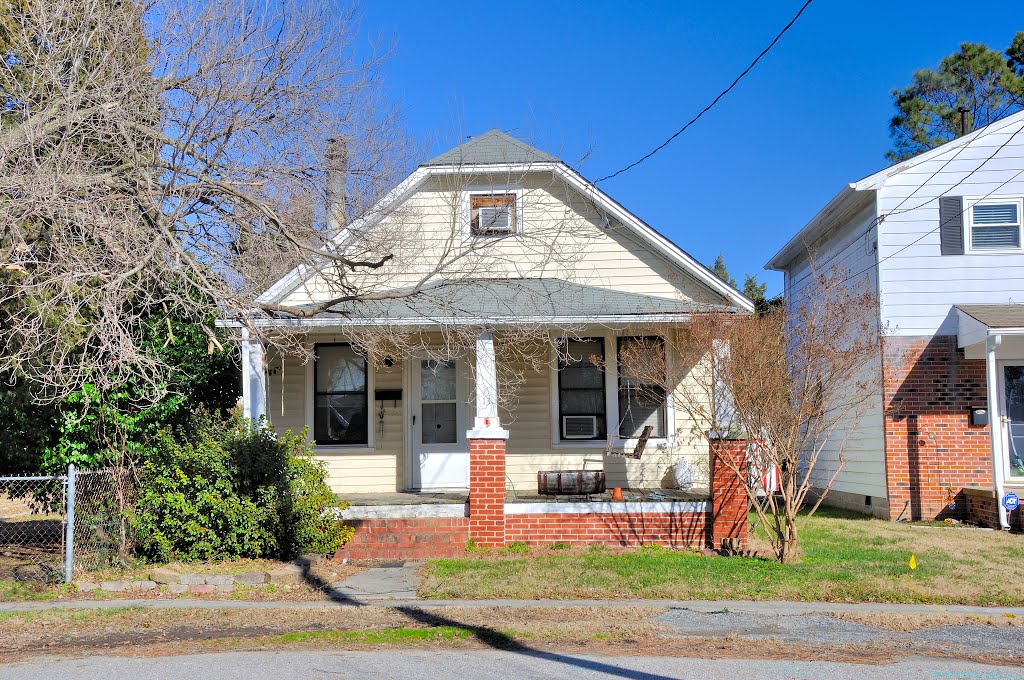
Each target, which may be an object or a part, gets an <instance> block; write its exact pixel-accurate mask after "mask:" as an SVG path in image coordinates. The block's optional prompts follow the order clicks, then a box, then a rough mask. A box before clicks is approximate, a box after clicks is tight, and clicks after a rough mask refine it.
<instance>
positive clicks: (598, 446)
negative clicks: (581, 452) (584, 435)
mask: <svg viewBox="0 0 1024 680" xmlns="http://www.w3.org/2000/svg"><path fill="white" fill-rule="evenodd" d="M551 447H552V448H555V449H592V450H598V451H603V450H604V447H605V442H604V441H602V440H600V439H584V440H582V441H579V440H576V441H574V440H572V439H559V440H556V441H553V442H551Z"/></svg>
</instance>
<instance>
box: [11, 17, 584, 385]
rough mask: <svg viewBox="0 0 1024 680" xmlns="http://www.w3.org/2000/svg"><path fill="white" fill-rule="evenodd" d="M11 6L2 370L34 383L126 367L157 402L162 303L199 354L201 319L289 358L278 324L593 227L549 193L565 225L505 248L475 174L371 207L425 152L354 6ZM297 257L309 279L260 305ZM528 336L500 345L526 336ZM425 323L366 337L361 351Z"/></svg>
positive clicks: (522, 177) (547, 186)
mask: <svg viewBox="0 0 1024 680" xmlns="http://www.w3.org/2000/svg"><path fill="white" fill-rule="evenodd" d="M4 11H5V12H6V15H5V17H4V27H5V31H4V39H5V40H6V41H7V42H8V43H9V44H5V47H6V48H7V53H8V54H9V55H10V58H8V59H7V60H6V61H5V62H4V63H3V64H0V92H2V96H3V98H4V105H5V109H4V117H3V119H2V121H3V126H2V128H0V208H2V210H0V315H2V319H0V370H3V369H6V370H8V371H11V372H12V373H20V374H21V375H23V376H26V377H28V378H29V379H30V380H31V381H32V382H33V384H34V385H35V386H36V387H37V390H36V391H37V396H38V397H39V398H41V399H46V398H50V399H53V398H60V397H61V396H63V395H65V394H67V393H68V392H70V391H72V390H74V389H76V388H78V387H79V386H81V385H82V384H84V383H87V382H89V383H93V384H95V385H97V386H98V387H99V388H100V389H101V390H103V389H107V388H110V387H113V386H116V385H119V384H121V383H123V382H124V381H125V380H128V379H132V380H134V381H135V382H136V383H137V384H141V385H143V386H145V387H148V388H149V392H150V396H151V398H157V397H159V396H160V390H161V385H162V384H163V379H164V371H165V367H164V366H163V365H162V364H161V362H160V359H159V357H158V356H156V355H154V353H153V352H151V351H149V349H148V348H147V346H146V344H145V343H144V342H143V338H142V333H141V329H142V327H143V323H142V322H143V321H144V320H146V319H152V318H153V317H154V316H155V317H157V318H163V317H167V318H168V319H170V318H174V319H178V320H190V321H194V322H198V323H201V324H203V325H204V326H205V327H206V328H208V331H209V335H210V342H211V346H212V347H217V346H219V340H218V337H217V334H216V333H215V331H214V328H213V324H212V321H213V319H214V318H215V317H220V318H226V317H230V318H234V319H236V320H238V321H240V322H241V323H242V324H243V325H244V326H246V327H248V328H249V329H250V331H251V333H252V334H253V336H254V337H257V338H259V339H261V340H263V341H264V342H266V343H268V344H270V345H275V346H276V347H277V348H278V349H279V350H281V351H282V352H284V351H288V352H298V351H301V349H302V345H301V343H299V342H298V341H297V339H296V338H297V335H296V333H295V332H294V330H295V329H294V328H291V329H290V328H289V327H288V324H287V323H284V324H282V323H280V322H281V321H282V320H287V319H303V318H309V317H312V316H316V315H323V314H336V315H337V316H338V317H339V318H344V317H346V316H351V315H352V314H354V313H356V310H354V309H353V307H352V306H353V305H357V304H367V303H373V302H383V301H387V300H396V299H402V298H412V297H417V299H419V300H422V299H423V298H424V297H430V296H431V295H434V294H435V292H436V291H437V290H438V287H437V286H436V285H435V284H438V283H451V282H453V281H470V280H474V279H480V278H488V277H495V276H503V275H508V276H516V275H519V276H537V275H539V273H550V272H557V273H558V274H559V275H563V276H564V277H565V278H569V277H571V275H572V274H571V272H572V270H573V266H572V264H573V260H574V259H575V258H577V257H578V253H579V252H580V250H579V249H578V248H575V249H574V248H573V247H572V242H571V241H566V240H563V241H562V242H563V243H566V244H567V245H566V247H565V248H564V249H561V250H559V249H552V248H551V247H550V244H551V243H553V242H555V241H553V239H556V238H563V237H564V236H565V235H566V234H567V233H570V232H577V233H581V234H582V233H583V232H585V231H586V230H585V229H577V227H578V226H580V224H579V223H580V222H581V219H580V218H578V215H577V213H576V212H574V211H573V210H570V209H568V207H567V206H568V205H569V204H571V203H572V200H574V199H569V198H566V199H565V201H559V200H555V201H552V202H551V205H550V206H548V208H550V210H551V211H552V212H553V213H560V214H562V215H564V216H565V217H564V219H555V220H545V221H543V223H544V224H545V225H547V226H545V227H544V228H543V229H533V230H530V232H528V233H527V234H521V235H519V237H518V240H517V249H515V251H514V252H513V251H510V250H509V249H507V248H503V246H502V242H503V240H502V239H500V238H497V239H482V240H474V239H465V238H463V235H464V232H465V229H466V223H465V221H466V220H465V211H464V209H463V204H462V201H463V196H464V191H463V190H464V189H465V187H467V186H470V185H473V184H474V183H478V182H480V181H482V180H483V179H485V178H482V177H479V176H474V174H473V173H472V172H471V171H469V170H468V169H467V171H466V172H455V173H451V174H449V175H447V176H445V177H440V178H437V179H435V180H432V181H434V182H435V187H434V188H435V189H436V190H437V191H435V192H434V194H433V195H434V196H435V198H436V197H440V199H439V200H435V201H434V202H433V203H432V204H429V205H425V204H424V205H414V206H404V205H402V204H401V202H400V201H399V202H389V201H387V200H381V199H383V198H385V197H387V196H388V195H389V192H390V191H391V190H392V189H393V187H395V186H396V184H398V182H399V180H400V179H401V178H402V177H404V176H405V175H406V173H407V172H408V170H409V168H410V167H411V166H412V165H413V162H412V160H411V159H412V158H413V157H415V156H418V155H420V153H419V151H420V150H419V149H418V148H417V147H416V146H415V145H414V144H413V143H412V142H410V141H409V139H408V138H407V136H406V135H405V134H404V132H403V130H402V126H401V122H400V120H399V117H398V115H397V113H396V109H395V108H394V107H393V106H392V105H391V104H390V103H389V102H388V101H387V100H386V98H385V96H384V94H383V89H382V87H381V78H380V74H379V67H380V65H381V63H382V61H383V59H384V58H386V56H387V53H388V50H387V49H384V50H382V51H373V52H370V53H368V54H364V52H366V51H365V50H363V49H362V48H359V49H357V46H356V38H357V36H358V35H359V30H360V29H359V22H358V13H357V12H356V10H355V9H353V8H339V7H337V6H335V4H334V3H331V2H328V1H327V0H319V1H318V0H314V1H310V2H299V1H298V0H268V1H266V2H237V1H235V0H203V1H201V2H196V3H188V2H179V1H175V0H155V1H154V2H152V3H149V2H146V3H141V2H131V1H126V0H26V1H25V2H18V3H10V4H8V5H7V7H6V9H5V10H4ZM7 27H12V30H7ZM328 140H333V141H332V142H331V144H330V147H329V150H328ZM339 171H340V172H339ZM339 177H340V179H339ZM539 177H541V175H540V173H530V172H529V171H527V172H519V173H516V174H515V175H511V174H510V175H509V176H508V177H506V178H504V179H505V180H507V183H519V184H522V185H524V187H525V189H524V195H525V196H529V195H530V192H534V193H536V194H537V195H538V196H539V195H544V196H551V195H552V194H554V195H556V196H557V195H563V194H564V195H565V196H568V195H569V193H570V192H568V190H567V189H566V190H565V191H562V192H561V193H560V187H558V186H555V185H557V181H556V180H554V179H552V178H551V176H550V174H549V175H548V176H547V179H543V178H540V179H538V178H539ZM486 180H487V181H488V182H490V183H494V182H496V181H497V179H496V178H495V177H493V176H488V177H487V178H486ZM399 188H401V187H399ZM586 207H587V206H584V208H586ZM584 212H585V213H586V211H584ZM590 212H593V210H590ZM582 221H585V218H583V219H582ZM427 233H429V234H430V236H431V239H432V240H428V241H427V242H426V243H425V242H424V239H423V236H424V234H427ZM580 238H586V237H585V236H580ZM524 252H525V253H527V254H528V255H529V257H523V253H524ZM517 253H518V254H517ZM524 261H529V262H530V263H531V264H530V266H529V267H524V266H523V262H524ZM295 267H302V268H303V271H304V272H305V273H306V274H307V275H308V276H311V277H313V278H314V279H315V281H316V285H318V286H320V289H319V290H320V292H319V293H318V294H316V295H309V296H306V297H303V296H301V295H299V296H297V297H296V296H293V297H291V298H287V299H275V300H268V299H266V298H263V297H261V294H262V293H263V292H264V291H265V289H266V288H267V286H268V285H269V284H270V283H272V282H273V281H275V280H276V279H278V278H279V277H280V276H281V275H283V274H284V273H286V272H287V271H289V270H291V269H293V268H295ZM324 291H326V292H324ZM435 297H436V299H437V300H439V301H440V302H439V303H438V304H447V303H445V302H444V300H445V299H446V298H445V296H443V295H436V296H435ZM450 311H453V312H457V311H458V310H457V309H454V308H453V309H451V310H450ZM438 316H444V315H443V314H438ZM168 328H170V324H169V323H168ZM354 332H355V331H354ZM452 332H453V333H455V334H457V333H456V332H455V331H452ZM526 332H527V331H525V330H524V329H521V330H519V331H517V332H516V333H515V335H516V336H517V340H516V341H515V342H514V343H511V344H512V345H514V346H521V345H526V344H529V343H524V342H522V339H523V338H522V336H523V334H524V333H526ZM537 333H538V334H539V333H540V331H538V332H537ZM545 333H546V331H545ZM417 335H418V332H415V329H404V330H403V329H400V328H390V329H388V330H387V331H386V332H384V331H381V330H380V329H374V330H372V331H369V330H368V331H366V332H364V333H363V334H362V336H361V338H362V339H363V340H365V343H364V344H365V346H364V349H365V350H366V352H367V353H368V354H374V353H375V352H374V351H373V347H374V346H375V345H387V344H390V345H392V346H393V347H397V348H401V347H403V346H404V347H405V348H406V349H409V348H410V347H411V345H413V344H415V343H416V342H418V340H416V337H417ZM168 340H169V341H173V338H170V337H169V338H168ZM357 340H359V338H357ZM376 354H380V353H379V352H377V353H376Z"/></svg>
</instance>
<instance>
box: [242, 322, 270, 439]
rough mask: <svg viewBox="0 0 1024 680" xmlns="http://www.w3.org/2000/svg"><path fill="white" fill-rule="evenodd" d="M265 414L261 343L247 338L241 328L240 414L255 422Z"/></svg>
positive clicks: (264, 377) (246, 330)
mask: <svg viewBox="0 0 1024 680" xmlns="http://www.w3.org/2000/svg"><path fill="white" fill-rule="evenodd" d="M266 415H267V374H266V371H264V370H263V343H261V342H260V341H258V340H250V339H249V329H247V328H243V329H242V416H243V417H244V418H247V419H249V420H251V421H252V422H254V423H255V422H257V421H258V420H259V419H260V418H262V417H264V416H266Z"/></svg>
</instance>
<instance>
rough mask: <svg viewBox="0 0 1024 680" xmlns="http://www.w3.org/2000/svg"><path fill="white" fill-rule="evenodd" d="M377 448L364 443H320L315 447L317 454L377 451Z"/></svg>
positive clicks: (314, 451) (314, 450)
mask: <svg viewBox="0 0 1024 680" xmlns="http://www.w3.org/2000/svg"><path fill="white" fill-rule="evenodd" d="M376 452H377V449H375V448H373V447H370V446H365V445H363V444H318V445H316V446H314V447H313V453H316V454H335V453H376Z"/></svg>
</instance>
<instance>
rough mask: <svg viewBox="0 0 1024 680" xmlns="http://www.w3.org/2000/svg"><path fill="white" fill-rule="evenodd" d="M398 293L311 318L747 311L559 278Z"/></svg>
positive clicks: (608, 317) (475, 318)
mask: <svg viewBox="0 0 1024 680" xmlns="http://www.w3.org/2000/svg"><path fill="white" fill-rule="evenodd" d="M396 293H397V294H398V295H404V296H403V297H395V298H392V299H387V300H360V301H354V302H347V303H344V304H339V305H335V306H334V307H332V308H331V309H330V310H329V311H327V312H322V313H320V314H317V315H316V316H314V317H312V318H313V319H321V320H328V319H333V320H339V319H344V321H345V322H346V323H359V322H360V321H363V322H372V323H374V324H388V323H395V324H403V323H408V324H418V323H425V322H434V323H437V322H442V321H444V322H446V323H458V322H461V323H474V324H479V323H498V324H500V323H515V322H516V321H522V320H524V319H529V320H531V321H533V322H537V321H551V322H559V321H562V322H574V323H582V322H588V321H594V320H604V321H620V322H628V321H630V320H632V319H637V320H650V319H652V318H654V317H676V318H681V317H683V316H685V315H687V314H694V313H698V312H718V313H740V312H743V311H745V310H743V309H741V308H739V307H735V306H728V305H709V304H702V303H697V302H690V301H685V300H673V299H669V298H662V297H655V296H652V295H642V294H639V293H627V292H624V291H618V290H609V289H607V288H599V287H597V286H585V285H582V284H579V283H573V282H571V281H564V280H562V279H555V278H522V279H517V278H511V279H471V280H451V281H436V282H433V283H431V284H429V285H427V286H424V287H423V288H422V289H420V290H418V291H416V292H414V293H411V291H396ZM407 293H411V294H407Z"/></svg>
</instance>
